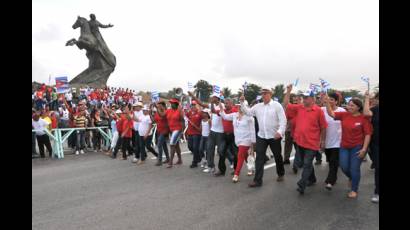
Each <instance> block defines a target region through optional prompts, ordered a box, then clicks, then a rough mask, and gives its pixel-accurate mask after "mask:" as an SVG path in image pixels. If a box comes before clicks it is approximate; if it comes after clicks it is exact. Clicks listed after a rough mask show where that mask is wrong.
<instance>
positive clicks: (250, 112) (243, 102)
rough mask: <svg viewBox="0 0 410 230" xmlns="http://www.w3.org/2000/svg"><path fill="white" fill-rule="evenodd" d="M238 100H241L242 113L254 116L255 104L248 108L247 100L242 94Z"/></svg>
mask: <svg viewBox="0 0 410 230" xmlns="http://www.w3.org/2000/svg"><path fill="white" fill-rule="evenodd" d="M239 101H240V102H241V110H242V112H243V113H244V114H246V115H248V116H251V117H253V116H256V113H255V111H256V110H255V106H256V105H254V106H252V108H249V107H248V102H247V101H246V100H245V97H244V96H243V95H242V96H241V97H240V98H239Z"/></svg>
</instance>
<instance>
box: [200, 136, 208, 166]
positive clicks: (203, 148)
mask: <svg viewBox="0 0 410 230" xmlns="http://www.w3.org/2000/svg"><path fill="white" fill-rule="evenodd" d="M207 142H208V137H205V136H201V141H200V144H199V154H200V156H201V159H202V158H203V157H205V160H206V159H207V156H208V154H205V153H206V152H207V150H206V145H207ZM204 152H205V153H204Z"/></svg>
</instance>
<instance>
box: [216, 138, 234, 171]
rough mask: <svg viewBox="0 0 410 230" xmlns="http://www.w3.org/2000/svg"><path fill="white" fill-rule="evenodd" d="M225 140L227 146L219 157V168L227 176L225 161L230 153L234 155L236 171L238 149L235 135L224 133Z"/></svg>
mask: <svg viewBox="0 0 410 230" xmlns="http://www.w3.org/2000/svg"><path fill="white" fill-rule="evenodd" d="M223 139H224V141H225V145H224V149H223V151H222V154H221V155H219V161H218V168H219V171H220V172H221V173H222V174H225V172H226V164H225V159H226V158H227V157H228V151H230V152H231V153H232V155H233V158H234V159H233V164H234V168H235V169H236V164H237V163H238V147H237V146H236V144H235V136H234V134H233V133H224V134H223Z"/></svg>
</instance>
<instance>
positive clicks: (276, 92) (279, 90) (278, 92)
mask: <svg viewBox="0 0 410 230" xmlns="http://www.w3.org/2000/svg"><path fill="white" fill-rule="evenodd" d="M272 92H273V95H272V96H273V97H277V98H278V100H279V102H282V100H283V97H284V95H285V86H284V85H283V84H280V85H277V86H275V88H273V89H272Z"/></svg>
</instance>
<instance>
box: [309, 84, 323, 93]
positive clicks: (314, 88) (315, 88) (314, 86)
mask: <svg viewBox="0 0 410 230" xmlns="http://www.w3.org/2000/svg"><path fill="white" fill-rule="evenodd" d="M309 89H310V90H311V91H312V92H313V93H318V92H320V90H321V89H322V87H321V86H320V85H317V84H312V83H310V85H309Z"/></svg>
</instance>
